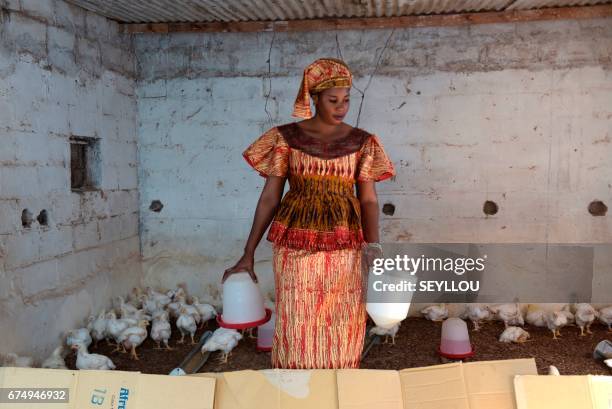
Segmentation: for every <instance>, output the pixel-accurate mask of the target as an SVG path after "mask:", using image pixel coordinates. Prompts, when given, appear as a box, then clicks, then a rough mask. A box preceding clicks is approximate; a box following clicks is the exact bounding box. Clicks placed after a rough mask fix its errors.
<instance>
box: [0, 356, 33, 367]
mask: <svg viewBox="0 0 612 409" xmlns="http://www.w3.org/2000/svg"><path fill="white" fill-rule="evenodd" d="M2 358H3V359H2V361H3V362H2V366H12V367H18V368H32V367H33V366H34V358H32V357H30V356H20V355H17V354H14V353H12V352H10V353H8V354H6V355H4V356H3V357H2Z"/></svg>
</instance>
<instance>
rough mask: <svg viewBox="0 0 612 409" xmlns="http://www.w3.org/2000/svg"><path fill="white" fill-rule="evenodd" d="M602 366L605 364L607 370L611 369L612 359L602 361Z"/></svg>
mask: <svg viewBox="0 0 612 409" xmlns="http://www.w3.org/2000/svg"><path fill="white" fill-rule="evenodd" d="M604 364H606V366H607V367H608V368H612V359H604Z"/></svg>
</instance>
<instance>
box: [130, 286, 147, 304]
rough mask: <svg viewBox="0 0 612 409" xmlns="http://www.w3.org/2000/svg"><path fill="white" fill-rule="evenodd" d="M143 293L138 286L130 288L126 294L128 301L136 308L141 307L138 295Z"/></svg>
mask: <svg viewBox="0 0 612 409" xmlns="http://www.w3.org/2000/svg"><path fill="white" fill-rule="evenodd" d="M143 294H144V293H143V292H142V290H141V289H140V288H139V287H134V288H132V292H130V293H129V294H128V303H130V304H131V305H132V306H134V307H136V309H139V308H141V307H142V304H141V303H140V296H141V295H143Z"/></svg>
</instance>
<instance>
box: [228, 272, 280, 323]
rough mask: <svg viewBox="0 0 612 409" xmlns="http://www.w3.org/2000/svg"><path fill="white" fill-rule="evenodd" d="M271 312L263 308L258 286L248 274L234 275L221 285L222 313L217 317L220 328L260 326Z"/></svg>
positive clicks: (268, 317)
mask: <svg viewBox="0 0 612 409" xmlns="http://www.w3.org/2000/svg"><path fill="white" fill-rule="evenodd" d="M271 313H272V311H270V310H266V308H264V299H263V295H262V294H261V291H260V289H259V286H258V285H257V284H256V283H254V282H253V280H252V279H251V276H250V275H249V273H246V272H244V273H236V274H232V275H231V276H229V277H228V278H227V279H226V280H225V282H224V283H223V313H222V314H221V315H218V316H217V322H218V323H219V325H220V326H221V327H224V328H233V329H243V328H251V327H256V326H258V325H261V324H263V323H265V322H266V321H268V320H269V319H270V316H271Z"/></svg>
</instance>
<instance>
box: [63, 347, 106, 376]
mask: <svg viewBox="0 0 612 409" xmlns="http://www.w3.org/2000/svg"><path fill="white" fill-rule="evenodd" d="M71 348H72V349H73V350H74V351H77V359H76V367H77V369H96V370H100V371H104V370H109V369H115V364H114V363H113V361H111V359H110V358H109V357H107V356H105V355H100V354H90V353H89V352H87V347H86V346H85V345H84V344H81V343H78V344H74V345H71Z"/></svg>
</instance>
